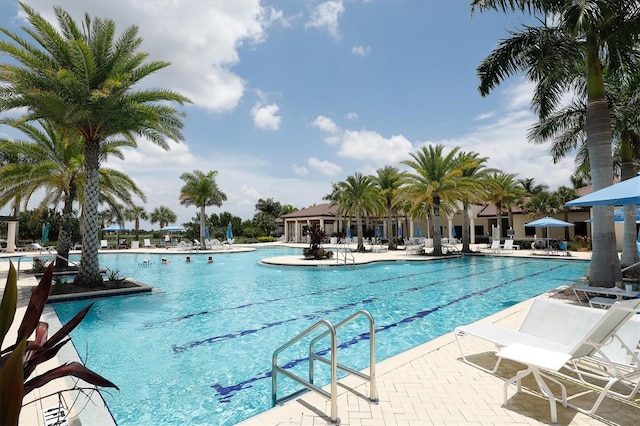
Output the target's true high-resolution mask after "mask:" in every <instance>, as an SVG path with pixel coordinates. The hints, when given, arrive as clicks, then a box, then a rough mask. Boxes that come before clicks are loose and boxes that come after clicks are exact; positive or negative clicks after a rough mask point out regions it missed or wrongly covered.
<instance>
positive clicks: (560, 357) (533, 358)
mask: <svg viewBox="0 0 640 426" xmlns="http://www.w3.org/2000/svg"><path fill="white" fill-rule="evenodd" d="M596 311H598V310H596ZM600 312H601V311H600ZM638 312H640V299H630V300H624V301H618V302H616V303H615V304H614V305H613V306H612V307H611V309H609V310H607V311H605V313H604V315H602V316H601V317H600V319H598V320H597V321H596V322H595V323H593V322H592V321H588V320H583V321H584V322H586V323H588V324H589V326H590V327H589V330H588V331H586V332H583V333H576V335H575V336H573V337H572V338H571V339H569V340H568V341H567V342H565V344H564V345H559V344H558V343H556V342H552V341H547V340H545V339H541V341H539V342H536V341H530V342H516V343H513V344H510V345H509V346H507V347H506V348H504V349H502V350H501V351H500V352H498V353H497V354H496V355H497V356H498V357H500V358H505V359H509V360H511V361H515V362H519V363H521V364H524V365H526V366H527V368H526V369H524V370H521V371H519V372H518V373H517V374H516V375H515V376H514V377H512V378H511V379H509V380H507V381H506V382H505V384H504V393H503V394H504V403H505V404H507V399H508V398H507V392H508V387H509V385H510V384H512V383H515V384H516V385H517V392H519V391H520V390H521V385H520V382H521V380H522V378H523V377H525V376H527V375H529V374H532V375H533V377H534V379H535V381H536V383H537V384H538V386H539V387H540V390H541V391H542V392H543V393H544V394H545V395H546V396H547V397H548V398H549V405H550V409H551V421H552V422H553V423H556V422H557V420H558V415H557V409H556V404H555V402H556V398H555V396H554V395H553V393H552V392H551V390H550V389H549V387H548V386H547V384H546V382H545V381H544V379H543V377H545V378H546V379H547V380H550V381H552V382H554V383H555V384H557V385H559V386H560V389H561V391H562V399H561V402H562V405H563V406H564V407H571V408H573V409H574V410H576V411H579V412H581V413H584V414H589V415H590V414H593V413H594V412H595V411H596V410H597V409H598V407H599V406H600V404H601V403H602V401H603V400H604V398H605V396H607V395H608V394H609V393H610V389H611V387H612V386H613V385H614V384H615V383H618V382H621V381H626V380H627V379H630V378H632V377H633V376H637V375H638V374H640V358H638V354H637V353H635V351H636V347H637V344H638V342H637V341H636V342H634V343H633V344H632V346H629V345H628V344H627V343H625V341H624V338H623V337H621V336H620V334H623V333H624V327H625V325H626V324H627V323H628V322H629V321H630V320H631V319H632V318H633V317H634V315H635V314H636V313H638ZM565 322H575V319H569V316H567V317H565ZM556 328H562V327H558V326H557V325H556ZM576 340H577V342H576ZM554 346H559V347H554ZM607 347H608V348H607ZM605 348H606V349H605ZM611 351H614V352H617V351H621V353H624V354H627V355H629V356H631V357H632V362H633V364H629V365H628V367H629V368H630V369H631V372H629V373H623V372H622V371H621V370H620V369H619V368H616V365H615V363H614V362H612V361H611V359H610V354H611ZM585 357H588V358H587V359H589V360H593V359H599V360H600V362H602V363H604V364H605V365H606V367H607V368H605V369H603V370H600V371H599V372H598V373H589V374H590V376H591V377H593V378H595V377H598V378H599V379H600V380H602V381H605V382H606V385H605V386H603V387H598V388H597V390H598V391H599V393H600V395H599V396H598V398H597V399H596V401H595V402H594V403H593V406H592V407H591V408H590V409H584V408H582V407H579V406H576V405H572V404H569V402H568V399H567V390H566V387H565V386H564V384H563V383H561V382H559V381H558V380H555V379H553V378H551V377H550V376H549V375H547V374H545V373H542V372H541V370H544V371H550V372H556V373H558V372H560V370H561V369H562V368H563V367H565V366H567V365H570V366H572V367H575V366H576V365H577V362H578V361H580V360H581V359H582V358H585ZM576 368H577V367H576ZM578 371H582V370H578ZM582 374H586V373H585V372H584V371H582ZM579 377H582V376H579ZM584 383H585V384H587V385H588V386H589V385H590V384H589V383H588V382H584ZM589 388H593V387H592V386H589ZM637 388H638V386H637V384H636V386H635V388H634V389H633V390H632V392H633V394H635V393H636V392H637Z"/></svg>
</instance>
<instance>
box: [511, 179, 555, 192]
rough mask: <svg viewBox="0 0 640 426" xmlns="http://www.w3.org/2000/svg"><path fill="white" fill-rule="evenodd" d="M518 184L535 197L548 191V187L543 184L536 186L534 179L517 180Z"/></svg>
mask: <svg viewBox="0 0 640 426" xmlns="http://www.w3.org/2000/svg"><path fill="white" fill-rule="evenodd" d="M518 184H519V185H520V186H521V187H522V189H524V190H525V191H526V192H527V193H528V194H531V195H536V194H537V193H539V192H543V191H547V190H549V185H546V184H544V183H540V184H536V183H535V179H534V178H524V179H518Z"/></svg>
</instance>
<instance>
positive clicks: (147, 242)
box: [142, 238, 151, 248]
mask: <svg viewBox="0 0 640 426" xmlns="http://www.w3.org/2000/svg"><path fill="white" fill-rule="evenodd" d="M142 247H144V248H151V239H150V238H145V239H144V241H143V244H142Z"/></svg>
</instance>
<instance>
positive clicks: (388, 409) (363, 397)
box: [0, 244, 640, 426]
mask: <svg viewBox="0 0 640 426" xmlns="http://www.w3.org/2000/svg"><path fill="white" fill-rule="evenodd" d="M287 245H289V244H287ZM291 246H295V247H301V248H302V247H306V246H307V245H305V244H301V245H291ZM253 247H255V245H251V246H247V247H242V246H240V245H238V246H235V247H234V249H233V251H241V250H244V249H252V248H253ZM109 252H117V250H109ZM126 252H129V253H132V252H143V253H163V252H164V253H166V252H167V251H166V250H165V249H155V250H154V249H151V250H149V249H138V250H126ZM170 252H173V253H176V254H181V253H180V252H176V251H173V250H171V251H170ZM224 252H232V251H228V250H225V251H224ZM184 253H190V252H184ZM213 253H214V254H215V253H222V252H220V251H215V252H213ZM32 254H33V253H31V254H30V255H32ZM497 255H500V256H530V255H531V253H530V252H529V251H528V250H521V251H514V252H510V253H504V254H497ZM589 255H590V253H573V252H572V257H569V258H567V259H576V260H587V259H589ZM354 257H355V259H356V262H355V263H358V264H361V263H369V262H373V261H406V260H412V261H420V260H423V261H424V260H426V259H432V258H431V257H425V256H419V255H411V254H407V253H406V252H404V251H390V252H382V253H355V254H354ZM536 257H540V256H536ZM554 258H555V256H554ZM267 262H269V263H277V264H279V265H309V264H310V262H311V263H317V264H321V265H327V266H329V265H332V266H333V265H336V263H337V262H336V259H332V260H330V261H307V260H304V259H302V257H301V256H284V257H279V258H277V259H275V260H274V259H268V260H267ZM22 268H23V269H25V268H26V265H24V266H22ZM5 279H6V271H2V270H0V287H4V285H5V282H4V281H5ZM36 284H37V283H36V280H35V278H33V277H32V276H27V275H21V277H20V280H19V283H18V285H19V292H20V300H19V302H18V313H17V315H18V316H22V315H24V311H25V309H26V304H27V302H28V297H29V294H30V292H31V289H32V288H33V287H34V286H35V285H36ZM542 297H558V298H564V295H563V292H562V291H551V292H549V293H546V294H545V295H543V296H542ZM563 300H566V301H567V302H568V303H576V302H575V301H572V300H568V299H563ZM530 303H531V300H528V301H525V302H522V303H519V304H517V305H514V306H512V307H509V308H508V309H505V310H503V311H500V312H498V313H496V314H494V315H492V316H490V317H487V318H485V319H483V320H481V321H487V322H495V323H498V324H501V325H504V326H506V327H511V328H516V327H517V326H518V324H519V322H520V320H521V318H522V316H523V314H524V313H525V312H526V310H527V308H528V306H529V304H530ZM44 315H45V320H46V321H49V322H50V326H51V329H53V330H55V329H57V327H60V324H59V322H58V320H57V317H56V316H55V313H54V312H53V309H52V308H51V307H49V306H47V307H46V308H45V314H44ZM456 325H459V324H452V327H453V326H456ZM16 328H17V325H15V324H14V327H13V328H12V330H14V329H16ZM11 333H14V331H10V335H11ZM463 344H464V345H465V352H466V353H468V354H473V355H471V357H472V358H473V359H474V360H475V361H477V362H478V363H480V364H482V365H485V363H486V365H489V364H490V363H492V362H493V361H495V356H494V355H493V352H494V347H493V345H491V344H489V343H487V342H484V341H482V340H480V339H474V338H472V337H467V338H464V339H463ZM88 349H89V355H90V348H88ZM83 351H84V349H81V352H82V353H83V354H84V352H83ZM58 358H59V359H54V360H51V361H49V363H48V365H46V366H43V368H41V369H40V371H44V369H45V368H46V369H48V368H51V366H52V365H56V363H60V362H61V361H60V360H62V359H63V360H64V361H65V362H67V361H70V360H72V359H74V358H76V359H77V358H78V356H77V353H76V352H75V350H74V349H73V347H72V346H71V345H67V346H66V351H65V352H64V353H61V354H59V356H58ZM376 369H377V380H376V382H377V393H378V397H379V402H377V403H372V402H370V401H369V399H368V396H369V385H368V383H364V382H363V381H362V380H361V379H358V378H355V377H346V378H344V379H341V380H340V384H339V387H338V392H339V396H338V417H339V418H340V419H341V424H342V425H452V424H455V425H479V424H482V425H484V424H488V425H489V424H490V425H507V424H509V425H511V424H523V425H540V424H549V423H550V422H551V420H550V410H549V401H548V399H547V398H545V397H542V396H541V395H540V392H539V391H538V389H537V387H536V386H535V384H532V382H531V381H528V380H527V379H525V380H523V390H524V392H521V393H518V394H516V395H513V389H512V390H511V391H510V393H509V395H510V399H509V400H508V403H507V404H506V405H504V404H503V400H502V398H503V396H502V395H503V393H502V392H503V384H504V382H505V380H506V379H508V378H510V377H512V376H514V375H515V372H516V371H518V370H521V369H522V365H519V364H516V363H511V362H507V361H503V364H502V366H501V367H500V369H499V370H498V371H497V372H496V373H495V374H488V373H486V372H484V371H481V370H479V369H478V368H475V367H472V366H470V365H468V364H465V363H463V362H461V360H460V353H459V350H458V347H457V345H456V343H455V337H454V335H453V333H448V334H446V335H444V336H441V337H439V338H437V339H434V340H432V341H430V342H427V343H425V344H422V345H420V346H418V347H416V348H414V349H411V350H408V351H405V352H403V353H401V354H399V355H396V356H394V357H391V358H389V359H386V360H384V361H381V362H378V363H377V365H376ZM67 383H68V382H67ZM64 386H65V384H64V383H61V382H60V381H58V382H53V383H50V384H48V385H47V386H46V387H45V388H42V389H38V390H36V392H34V393H35V394H36V395H34V396H33V397H38V396H45V395H48V394H55V393H56V392H57V391H58V390H61V389H62V388H64ZM67 386H68V384H67ZM567 387H568V390H569V397H570V398H571V396H572V395H574V394H576V393H577V392H583V391H585V389H584V388H581V387H577V386H575V385H573V386H567ZM552 389H553V388H552ZM114 392H117V391H114ZM65 398H66V400H67V401H68V402H70V401H71V398H69V397H68V396H67V397H65ZM592 400H593V392H586V394H582V393H581V394H580V396H579V398H578V399H577V400H574V401H573V402H574V403H576V404H577V405H579V406H584V407H587V406H589V404H588V402H589V401H592ZM583 402H584V404H583ZM53 405H56V398H55V396H49V397H46V398H44V399H43V400H42V401H38V402H35V403H33V404H29V405H28V406H26V407H24V408H23V410H22V413H21V417H20V424H21V425H43V424H44V422H43V419H42V414H41V413H42V409H43V408H48V407H51V406H53ZM74 407H75V408H74V409H72V411H71V417H70V419H69V421H70V424H71V425H73V426H76V425H107V424H114V422H113V419H112V418H111V416H110V414H109V412H108V410H107V409H106V408H104V406H103V403H102V401H101V399H100V397H99V395H93V397H92V401H91V402H88V403H86V402H82V401H79V402H76V404H75V406H74ZM78 411H80V414H78ZM329 413H330V405H329V402H328V401H326V400H325V399H324V398H322V397H320V396H319V395H316V394H312V393H307V394H304V395H303V396H302V397H299V398H297V399H295V400H292V401H289V402H287V403H285V404H283V405H281V406H278V407H275V408H273V409H271V410H268V411H266V412H264V413H262V414H260V415H257V416H255V417H252V418H250V419H247V420H245V421H244V422H241V423H240V424H241V425H245V426H246V425H286V426H289V425H326V424H328V423H330V422H329V418H328V415H329ZM639 418H640V401H639V400H636V401H633V402H630V401H621V400H617V399H612V398H606V399H605V402H603V403H602V405H601V406H600V408H599V409H598V411H597V412H596V414H594V415H591V416H588V415H584V414H581V413H578V412H577V411H575V410H572V409H568V408H563V407H562V406H561V405H558V423H559V424H566V425H601V424H609V425H631V424H637V422H638V419H639Z"/></svg>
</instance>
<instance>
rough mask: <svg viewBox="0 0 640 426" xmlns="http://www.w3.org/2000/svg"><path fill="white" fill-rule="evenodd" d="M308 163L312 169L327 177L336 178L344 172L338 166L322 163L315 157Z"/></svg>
mask: <svg viewBox="0 0 640 426" xmlns="http://www.w3.org/2000/svg"><path fill="white" fill-rule="evenodd" d="M307 162H308V163H309V166H310V167H311V168H312V169H314V170H315V171H317V172H318V173H320V174H323V175H325V176H336V175H337V174H339V173H340V172H341V171H342V168H341V167H340V166H338V165H337V164H334V163H331V162H330V161H321V160H318V159H317V158H315V157H311V158H309V159H308V160H307Z"/></svg>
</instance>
